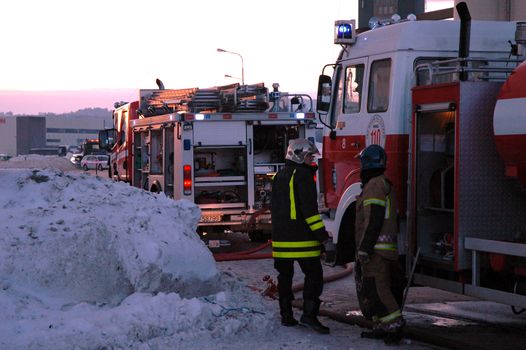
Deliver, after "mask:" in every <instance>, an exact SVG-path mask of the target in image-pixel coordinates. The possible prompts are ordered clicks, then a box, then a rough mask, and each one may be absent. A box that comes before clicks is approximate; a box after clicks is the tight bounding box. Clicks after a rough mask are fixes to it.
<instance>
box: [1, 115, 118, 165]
mask: <svg viewBox="0 0 526 350" xmlns="http://www.w3.org/2000/svg"><path fill="white" fill-rule="evenodd" d="M110 125H112V120H111V114H109V113H108V116H99V117H97V116H89V117H86V116H64V115H47V116H9V115H8V116H0V154H3V155H7V156H8V157H15V156H17V155H22V154H29V153H40V152H36V149H44V148H46V147H48V148H51V147H55V148H56V147H58V146H66V147H67V148H68V147H71V146H79V145H81V144H82V143H83V142H84V140H86V139H97V138H98V133H99V130H102V129H104V128H106V127H109V126H110ZM32 150H33V151H32Z"/></svg>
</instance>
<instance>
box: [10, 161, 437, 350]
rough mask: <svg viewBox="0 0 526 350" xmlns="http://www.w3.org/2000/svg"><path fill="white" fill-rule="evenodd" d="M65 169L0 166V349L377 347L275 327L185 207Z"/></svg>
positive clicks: (342, 332) (274, 318)
mask: <svg viewBox="0 0 526 350" xmlns="http://www.w3.org/2000/svg"><path fill="white" fill-rule="evenodd" d="M37 158H38V157H37ZM45 158H48V157H45ZM66 162H67V160H66ZM15 163H17V166H15V165H14V164H15ZM64 164H67V163H64V159H60V160H57V159H51V158H49V159H44V160H43V159H38V160H37V159H36V158H34V157H30V158H29V159H25V160H20V159H16V158H15V159H12V160H11V161H9V162H1V163H0V232H1V233H0V349H3V350H5V349H53V350H59V349H101V350H102V349H247V348H252V349H331V350H333V349H382V348H388V347H386V346H385V345H384V344H383V343H382V342H380V341H375V340H368V339H361V338H360V332H361V329H360V328H358V327H352V326H348V325H343V324H339V323H336V322H334V321H331V320H328V319H325V318H323V319H322V321H323V322H324V323H326V324H327V325H328V326H330V327H331V335H319V334H315V333H313V332H312V331H309V330H307V329H305V328H302V327H293V328H288V327H282V326H281V325H280V324H279V314H278V306H277V302H276V301H273V300H270V299H268V298H265V297H262V296H261V295H260V294H259V293H257V292H255V291H254V290H252V289H250V288H247V286H246V285H247V283H246V281H244V280H243V278H242V277H240V276H241V275H240V274H238V273H237V271H238V270H239V269H243V265H244V264H242V263H241V264H240V263H237V264H232V265H231V266H228V267H227V266H225V265H223V266H222V269H218V266H217V264H216V262H215V261H214V259H213V256H212V254H211V253H210V251H209V249H208V248H207V247H206V246H205V245H204V243H203V242H202V241H201V240H200V238H199V237H198V236H197V234H196V233H195V229H196V225H197V222H198V218H199V215H200V212H199V208H198V207H197V206H195V205H194V204H193V203H190V202H188V201H174V200H171V199H169V198H166V197H165V196H164V195H163V194H160V195H157V194H152V193H149V192H144V191H142V190H139V189H136V188H133V187H130V186H129V185H126V184H123V183H115V182H111V181H109V180H107V179H103V178H101V177H96V176H91V175H89V174H87V173H83V172H82V171H67V170H68V169H67V168H68V167H69V166H68V165H64ZM49 165H50V166H51V168H45V167H46V166H49ZM16 168H18V169H16ZM21 168H22V169H21ZM23 168H26V169H23ZM60 169H62V170H60ZM72 169H74V167H73V168H72ZM64 170H66V171H64ZM70 170H71V169H70ZM221 264H225V263H221ZM245 266H246V265H245ZM296 312H297V315H298V316H299V312H298V311H296ZM399 348H400V349H429V348H430V347H426V346H421V345H418V344H414V343H413V344H411V343H409V342H406V343H404V344H402V345H401V346H400V347H399Z"/></svg>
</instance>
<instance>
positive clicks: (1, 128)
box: [0, 116, 17, 157]
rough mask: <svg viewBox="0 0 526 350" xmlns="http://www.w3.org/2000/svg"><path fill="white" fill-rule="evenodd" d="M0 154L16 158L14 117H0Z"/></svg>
mask: <svg viewBox="0 0 526 350" xmlns="http://www.w3.org/2000/svg"><path fill="white" fill-rule="evenodd" d="M0 154H7V155H8V156H11V157H15V156H17V150H16V117H12V116H6V117H0Z"/></svg>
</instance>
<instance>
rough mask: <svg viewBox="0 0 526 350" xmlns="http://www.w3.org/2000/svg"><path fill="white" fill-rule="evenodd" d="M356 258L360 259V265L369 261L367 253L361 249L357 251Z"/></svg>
mask: <svg viewBox="0 0 526 350" xmlns="http://www.w3.org/2000/svg"><path fill="white" fill-rule="evenodd" d="M358 260H360V265H362V266H364V265H365V264H367V263H368V262H369V254H368V253H367V252H364V251H362V250H359V251H358Z"/></svg>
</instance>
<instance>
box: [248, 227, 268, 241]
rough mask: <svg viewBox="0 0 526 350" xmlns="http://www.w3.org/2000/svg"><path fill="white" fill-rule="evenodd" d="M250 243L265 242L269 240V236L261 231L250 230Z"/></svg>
mask: <svg viewBox="0 0 526 350" xmlns="http://www.w3.org/2000/svg"><path fill="white" fill-rule="evenodd" d="M248 237H249V238H250V240H251V241H252V242H266V241H268V240H269V239H270V234H269V233H266V232H265V231H263V230H252V231H250V232H249V233H248Z"/></svg>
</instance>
